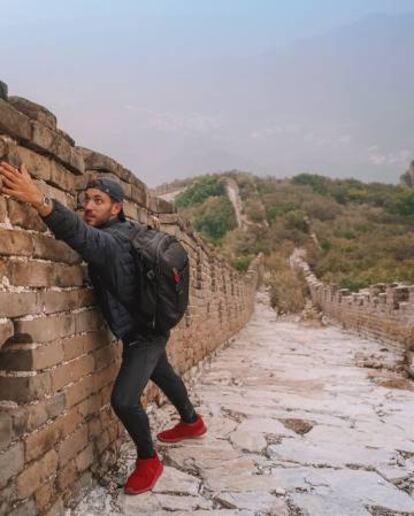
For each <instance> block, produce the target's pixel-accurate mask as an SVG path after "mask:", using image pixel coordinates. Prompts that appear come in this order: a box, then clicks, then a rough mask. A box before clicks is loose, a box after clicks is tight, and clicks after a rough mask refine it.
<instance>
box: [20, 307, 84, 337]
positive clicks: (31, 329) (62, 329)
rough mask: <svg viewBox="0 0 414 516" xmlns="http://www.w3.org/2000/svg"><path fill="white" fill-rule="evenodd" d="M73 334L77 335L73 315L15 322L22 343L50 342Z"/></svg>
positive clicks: (50, 316) (59, 315)
mask: <svg viewBox="0 0 414 516" xmlns="http://www.w3.org/2000/svg"><path fill="white" fill-rule="evenodd" d="M73 333H75V317H74V316H73V315H71V314H58V315H49V316H48V317H36V318H34V319H28V320H24V319H20V320H16V321H15V334H16V336H17V338H19V340H20V342H22V341H25V342H49V341H51V340H54V339H59V338H62V337H66V336H68V335H72V334H73Z"/></svg>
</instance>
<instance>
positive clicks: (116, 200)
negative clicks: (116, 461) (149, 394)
mask: <svg viewBox="0 0 414 516" xmlns="http://www.w3.org/2000/svg"><path fill="white" fill-rule="evenodd" d="M0 178H1V179H2V183H3V185H2V192H3V193H4V194H6V195H9V196H11V197H13V198H15V199H18V200H20V201H24V202H27V203H29V204H31V205H32V206H33V207H34V208H35V209H36V210H37V211H38V213H39V215H40V216H41V217H42V219H43V221H44V222H45V224H46V225H47V226H48V227H49V228H50V230H51V231H52V232H53V233H54V234H55V236H56V237H57V238H59V239H61V240H63V241H65V242H66V243H67V244H68V245H69V246H71V247H72V248H73V249H75V250H76V251H77V252H78V253H79V254H80V255H81V256H82V257H83V259H84V260H85V261H86V262H88V272H89V276H90V279H91V281H92V284H93V286H94V288H95V292H96V298H97V301H98V304H99V306H100V308H101V310H102V313H103V315H104V317H105V319H106V321H107V323H108V325H109V327H110V329H111V331H112V333H113V334H114V335H115V336H116V337H117V338H119V339H121V340H122V344H123V353H122V363H121V367H120V370H119V373H118V376H117V378H116V380H115V384H114V388H113V391H112V397H111V404H112V408H113V410H114V411H115V413H116V415H117V416H118V417H119V419H120V420H121V421H122V423H123V425H124V426H125V428H126V430H127V431H128V433H129V435H130V436H131V438H132V440H133V441H134V443H135V445H136V447H137V455H138V459H137V462H136V468H135V470H134V472H133V473H132V474H131V475H130V476H129V478H128V480H127V482H126V484H125V488H124V489H125V492H126V493H129V494H138V493H143V492H145V491H148V490H150V489H151V488H152V487H153V486H154V485H155V483H156V481H157V479H158V478H159V476H160V475H161V473H162V469H163V467H162V464H161V462H160V460H159V458H158V455H157V453H156V451H155V450H154V447H153V442H152V439H151V432H150V427H149V422H148V416H147V414H146V412H145V410H144V409H143V407H142V405H141V402H140V397H141V394H142V392H143V390H144V387H145V385H146V384H147V383H148V381H149V380H150V379H151V380H152V381H153V382H154V383H155V384H156V385H158V386H159V387H160V389H161V390H162V391H163V392H164V393H165V394H166V396H167V397H168V399H169V400H170V401H171V402H172V403H173V405H174V406H175V407H176V409H177V411H178V413H179V414H180V416H181V421H180V422H179V423H178V424H177V425H175V426H174V427H173V428H171V429H169V430H166V431H164V432H161V433H159V434H158V438H159V439H160V440H161V441H163V442H177V441H180V440H182V439H187V438H193V437H199V436H201V435H203V434H204V433H205V432H206V431H207V428H206V426H205V424H204V422H203V419H202V418H201V416H200V415H198V414H196V412H195V410H194V407H193V405H192V404H191V401H190V400H189V398H188V394H187V390H186V388H185V385H184V383H183V382H182V380H181V378H180V377H179V376H178V375H177V374H176V373H175V372H174V370H173V368H172V367H171V364H170V363H169V362H168V358H167V355H166V352H165V347H166V344H167V341H168V337H169V334H159V333H155V332H154V330H148V329H145V328H144V327H142V326H140V324H139V323H138V322H137V319H136V317H135V318H134V315H133V314H134V313H136V312H137V308H138V309H139V307H136V306H135V292H136V288H137V275H136V271H135V263H134V258H133V255H132V244H131V243H130V241H129V239H128V235H129V234H130V233H131V231H132V230H133V224H132V223H131V222H128V221H126V219H125V215H124V211H123V198H124V195H123V191H122V188H121V186H120V185H119V184H118V183H117V182H116V181H114V180H112V179H110V178H107V177H103V178H99V179H95V180H92V181H90V182H89V183H88V185H87V187H86V190H85V192H84V201H83V204H84V215H83V220H82V218H81V217H80V216H79V215H78V214H77V213H75V212H73V211H72V210H70V209H68V208H66V207H65V206H63V205H62V204H61V203H60V202H59V201H57V200H52V199H49V198H48V197H46V196H44V195H43V194H42V193H41V191H40V190H39V188H38V187H37V186H36V184H35V183H34V182H33V180H32V178H31V176H30V174H29V173H28V172H27V170H26V168H25V167H24V166H22V167H21V169H20V170H18V169H16V168H15V167H13V166H11V165H10V164H8V163H6V162H4V161H3V162H1V163H0Z"/></svg>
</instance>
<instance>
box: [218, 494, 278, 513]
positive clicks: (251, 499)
mask: <svg viewBox="0 0 414 516" xmlns="http://www.w3.org/2000/svg"><path fill="white" fill-rule="evenodd" d="M214 499H215V500H217V501H218V502H220V503H221V504H223V505H224V506H225V507H228V508H229V509H248V510H250V511H271V510H272V509H273V508H274V505H275V501H276V500H275V497H274V496H273V495H271V494H269V493H254V492H253V493H252V492H247V493H237V492H234V493H232V492H226V493H220V494H218V495H216V496H215V497H214Z"/></svg>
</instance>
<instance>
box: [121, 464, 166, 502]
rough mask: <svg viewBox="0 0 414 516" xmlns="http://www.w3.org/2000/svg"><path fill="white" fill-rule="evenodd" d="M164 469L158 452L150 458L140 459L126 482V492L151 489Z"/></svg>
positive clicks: (139, 491)
mask: <svg viewBox="0 0 414 516" xmlns="http://www.w3.org/2000/svg"><path fill="white" fill-rule="evenodd" d="M163 469H164V468H163V465H162V464H161V462H160V459H159V458H158V455H157V454H155V456H154V457H150V458H149V459H138V460H137V465H136V468H135V471H134V472H133V473H132V474H131V475H130V476H129V477H128V480H127V482H126V484H125V487H124V491H125V493H127V494H140V493H145V491H149V490H150V489H152V488H153V487H154V486H155V484H156V482H157V480H158V478H159V477H160V475H161V473H162V470H163Z"/></svg>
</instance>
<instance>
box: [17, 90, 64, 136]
mask: <svg viewBox="0 0 414 516" xmlns="http://www.w3.org/2000/svg"><path fill="white" fill-rule="evenodd" d="M8 101H9V102H10V104H11V105H12V106H13V107H14V108H15V109H17V111H20V112H21V113H24V114H25V115H26V116H28V117H29V118H32V119H33V120H37V121H38V122H40V123H41V124H43V125H46V126H47V127H49V129H56V126H57V120H56V116H55V115H54V114H53V113H51V112H50V111H49V110H48V109H46V108H45V107H43V106H41V105H40V104H36V103H35V102H32V101H31V100H27V99H25V98H23V97H16V96H11V97H9V98H8Z"/></svg>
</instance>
